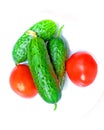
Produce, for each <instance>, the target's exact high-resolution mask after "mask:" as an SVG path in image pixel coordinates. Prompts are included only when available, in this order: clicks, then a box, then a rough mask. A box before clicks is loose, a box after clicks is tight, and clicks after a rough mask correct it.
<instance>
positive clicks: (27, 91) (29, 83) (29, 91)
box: [9, 64, 37, 98]
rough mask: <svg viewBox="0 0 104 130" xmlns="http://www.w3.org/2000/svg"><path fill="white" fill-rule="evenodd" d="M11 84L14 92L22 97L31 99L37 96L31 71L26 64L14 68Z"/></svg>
mask: <svg viewBox="0 0 104 130" xmlns="http://www.w3.org/2000/svg"><path fill="white" fill-rule="evenodd" d="M9 82H10V86H11V88H12V90H13V91H14V92H15V93H17V94H18V95H20V96H22V97H26V98H31V97H34V96H35V95H36V94H37V89H36V86H35V84H34V81H33V78H32V75H31V72H30V69H29V67H28V66H27V65H26V64H19V65H17V66H15V67H14V68H13V70H12V72H11V74H10V79H9Z"/></svg>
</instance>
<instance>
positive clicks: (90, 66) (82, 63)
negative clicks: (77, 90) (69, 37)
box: [66, 51, 97, 87]
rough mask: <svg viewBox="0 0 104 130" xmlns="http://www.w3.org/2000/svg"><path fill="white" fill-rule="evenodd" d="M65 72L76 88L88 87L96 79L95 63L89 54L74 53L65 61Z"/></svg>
mask: <svg viewBox="0 0 104 130" xmlns="http://www.w3.org/2000/svg"><path fill="white" fill-rule="evenodd" d="M66 71H67V74H68V76H69V78H70V80H71V81H72V82H73V83H75V84H76V85H78V86H83V87H84V86H88V85H90V84H91V83H92V82H93V81H94V79H95V77H96V74H97V63H96V61H95V59H94V58H93V57H92V56H91V55H90V54H89V53H87V52H84V51H80V52H76V53H74V54H72V56H71V57H70V58H69V59H68V60H67V62H66Z"/></svg>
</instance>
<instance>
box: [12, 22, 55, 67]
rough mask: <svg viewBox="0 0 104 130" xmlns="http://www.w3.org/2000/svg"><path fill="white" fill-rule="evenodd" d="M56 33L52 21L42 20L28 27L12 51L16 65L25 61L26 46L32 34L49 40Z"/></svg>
mask: <svg viewBox="0 0 104 130" xmlns="http://www.w3.org/2000/svg"><path fill="white" fill-rule="evenodd" d="M56 31H57V25H56V23H55V22H54V21H52V20H42V21H40V22H37V23H36V24H34V25H33V26H32V27H30V28H29V29H28V30H27V31H26V32H25V33H24V34H23V35H22V36H21V37H20V38H19V39H18V40H17V42H16V43H15V45H14V47H13V51H12V57H13V59H14V62H15V63H16V64H18V63H21V62H24V61H26V60H27V46H28V44H29V43H30V41H31V39H32V38H33V37H34V33H36V35H37V36H39V37H41V38H43V39H44V40H49V39H51V38H52V37H53V36H54V35H55V33H56Z"/></svg>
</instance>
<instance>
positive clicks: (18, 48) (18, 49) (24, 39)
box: [12, 33, 32, 64]
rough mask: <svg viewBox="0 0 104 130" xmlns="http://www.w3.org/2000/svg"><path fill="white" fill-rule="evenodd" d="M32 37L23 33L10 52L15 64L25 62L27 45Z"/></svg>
mask: <svg viewBox="0 0 104 130" xmlns="http://www.w3.org/2000/svg"><path fill="white" fill-rule="evenodd" d="M31 39H32V36H30V35H28V34H26V33H24V34H23V35H22V36H21V37H20V38H19V39H18V40H17V42H16V44H15V45H14V47H13V50H12V57H13V60H14V62H15V64H19V63H21V62H24V61H26V60H27V45H28V44H29V43H30V41H31Z"/></svg>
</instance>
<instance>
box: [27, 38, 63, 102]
mask: <svg viewBox="0 0 104 130" xmlns="http://www.w3.org/2000/svg"><path fill="white" fill-rule="evenodd" d="M27 56H28V64H29V68H30V70H31V73H32V76H33V79H34V82H35V84H36V86H37V89H38V92H39V94H40V95H41V97H42V98H43V100H44V101H46V102H48V103H53V104H56V103H57V102H58V101H59V99H60V98H61V91H60V88H59V82H58V80H57V76H56V74H55V72H54V70H53V66H52V64H51V62H50V58H49V55H48V51H47V48H46V44H45V42H44V41H43V39H41V38H39V37H37V38H34V39H32V41H31V42H30V44H29V46H28V55H27Z"/></svg>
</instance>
